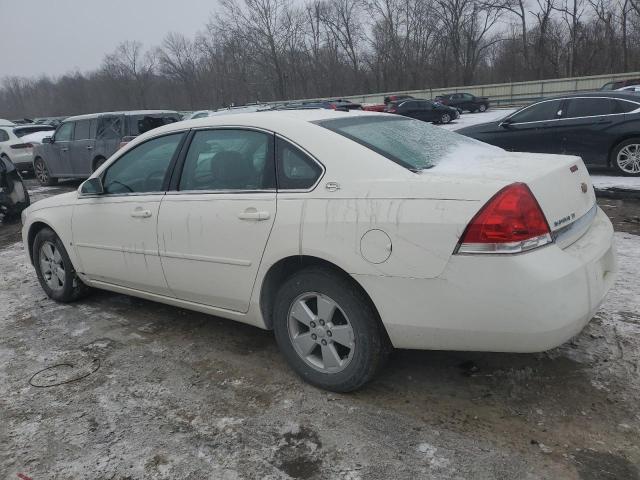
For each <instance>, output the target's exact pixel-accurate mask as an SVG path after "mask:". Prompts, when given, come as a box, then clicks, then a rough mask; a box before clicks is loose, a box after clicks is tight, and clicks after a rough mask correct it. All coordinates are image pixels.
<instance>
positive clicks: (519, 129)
mask: <svg viewBox="0 0 640 480" xmlns="http://www.w3.org/2000/svg"><path fill="white" fill-rule="evenodd" d="M561 107H562V99H555V100H544V101H541V102H538V103H534V104H533V105H530V106H528V107H525V108H523V109H521V110H519V111H518V112H516V113H515V114H514V115H512V116H511V117H508V118H507V119H506V120H504V121H503V122H502V123H501V124H500V128H501V131H500V132H499V133H497V134H496V135H495V138H496V141H495V142H491V143H493V144H494V145H497V146H499V147H502V148H504V149H506V150H510V151H515V152H534V153H560V148H561V146H560V138H559V136H558V135H557V131H556V127H557V122H558V118H559V115H560V114H561V113H562V109H561Z"/></svg>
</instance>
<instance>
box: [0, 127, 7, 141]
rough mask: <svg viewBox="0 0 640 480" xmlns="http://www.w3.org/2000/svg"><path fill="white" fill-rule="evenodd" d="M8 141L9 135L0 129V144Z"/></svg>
mask: <svg viewBox="0 0 640 480" xmlns="http://www.w3.org/2000/svg"><path fill="white" fill-rule="evenodd" d="M8 140H9V134H8V133H7V132H5V131H4V130H2V129H0V142H7V141H8Z"/></svg>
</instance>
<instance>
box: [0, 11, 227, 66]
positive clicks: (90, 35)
mask: <svg viewBox="0 0 640 480" xmlns="http://www.w3.org/2000/svg"><path fill="white" fill-rule="evenodd" d="M216 6H217V0H0V42H1V44H2V46H3V48H2V53H1V54H0V59H1V61H0V78H2V77H4V76H9V75H20V76H37V75H40V74H43V73H46V74H48V75H54V76H55V75H60V74H63V73H66V72H69V71H73V70H77V69H78V70H80V71H85V70H91V69H95V68H96V67H98V66H99V65H100V63H101V62H102V58H103V57H104V55H105V53H109V52H111V51H113V50H114V49H115V47H116V46H117V45H118V44H119V43H120V42H121V41H124V40H138V41H141V42H142V43H143V44H144V45H145V47H149V46H152V45H153V46H155V45H158V44H159V43H160V42H161V41H162V38H163V37H164V36H165V35H166V34H167V33H168V32H171V31H173V32H180V33H184V34H185V35H187V36H190V37H192V36H193V35H194V34H195V33H196V32H197V31H198V30H202V29H203V28H204V26H205V24H206V23H207V21H208V20H209V17H210V15H211V13H212V12H213V10H214V9H215V8H216Z"/></svg>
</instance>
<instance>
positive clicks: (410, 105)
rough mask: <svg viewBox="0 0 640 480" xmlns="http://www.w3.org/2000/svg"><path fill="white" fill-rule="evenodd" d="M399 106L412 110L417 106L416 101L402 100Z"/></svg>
mask: <svg viewBox="0 0 640 480" xmlns="http://www.w3.org/2000/svg"><path fill="white" fill-rule="evenodd" d="M400 108H402V109H403V110H414V109H416V108H418V102H402V103H401V104H400Z"/></svg>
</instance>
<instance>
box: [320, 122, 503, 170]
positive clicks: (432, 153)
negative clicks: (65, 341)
mask: <svg viewBox="0 0 640 480" xmlns="http://www.w3.org/2000/svg"><path fill="white" fill-rule="evenodd" d="M314 123H316V124H317V125H320V126H322V127H324V128H327V129H329V130H331V131H332V132H335V133H338V134H340V135H342V136H343V137H346V138H348V139H350V140H353V141H354V142H356V143H359V144H360V145H363V146H365V147H367V148H369V149H370V150H373V151H374V152H376V153H378V154H380V155H382V156H383V157H386V158H388V159H389V160H391V161H392V162H395V163H397V164H399V165H401V166H403V167H405V168H406V169H408V170H411V171H413V172H418V171H420V170H424V169H427V168H431V167H433V166H434V165H436V164H437V163H438V161H439V160H440V159H442V158H443V157H445V156H446V155H447V154H448V153H449V152H452V151H453V150H456V149H458V148H459V147H463V146H465V145H470V146H472V147H473V148H475V149H483V148H485V149H486V148H489V149H491V150H492V151H495V150H493V149H494V147H489V146H488V145H486V144H484V143H482V142H479V141H477V140H474V139H472V138H469V137H465V136H462V135H459V134H457V133H454V132H450V131H448V130H445V129H443V128H439V127H434V126H433V125H430V124H428V123H426V122H421V121H419V120H413V119H411V118H407V117H401V116H396V115H375V116H373V115H372V116H370V117H369V116H366V117H365V116H362V117H351V118H341V119H337V120H321V121H318V122H314Z"/></svg>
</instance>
